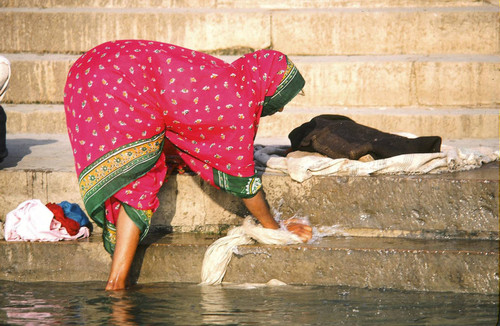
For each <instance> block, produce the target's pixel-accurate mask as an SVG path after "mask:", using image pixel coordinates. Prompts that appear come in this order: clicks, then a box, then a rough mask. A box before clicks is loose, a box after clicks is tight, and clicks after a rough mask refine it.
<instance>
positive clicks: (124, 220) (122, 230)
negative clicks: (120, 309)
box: [106, 206, 140, 290]
mask: <svg viewBox="0 0 500 326" xmlns="http://www.w3.org/2000/svg"><path fill="white" fill-rule="evenodd" d="M139 237H140V230H139V228H138V227H137V226H136V225H135V223H134V222H133V221H132V220H131V219H130V217H129V216H128V215H127V213H126V212H125V209H124V208H123V206H121V207H120V211H119V213H118V220H117V221H116V247H115V252H114V254H113V261H112V263H111V271H110V273H109V278H108V283H107V284H106V290H123V289H125V288H126V286H127V278H128V274H129V272H130V267H131V266H132V261H133V260H134V255H135V251H136V249H137V245H138V244H139Z"/></svg>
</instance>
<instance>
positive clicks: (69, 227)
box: [45, 203, 80, 236]
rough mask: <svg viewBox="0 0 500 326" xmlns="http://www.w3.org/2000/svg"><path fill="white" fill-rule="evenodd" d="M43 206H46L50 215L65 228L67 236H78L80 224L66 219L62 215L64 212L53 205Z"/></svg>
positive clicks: (59, 207)
mask: <svg viewBox="0 0 500 326" xmlns="http://www.w3.org/2000/svg"><path fill="white" fill-rule="evenodd" d="M45 206H47V208H48V209H50V211H51V212H52V214H54V218H55V219H56V220H57V221H59V222H60V223H61V225H62V226H63V227H64V228H66V231H68V234H69V235H72V236H73V235H76V234H78V232H79V231H80V224H79V223H78V222H77V221H75V220H72V219H70V218H67V217H66V215H64V210H63V209H62V207H61V206H59V205H57V204H54V203H48V204H46V205H45Z"/></svg>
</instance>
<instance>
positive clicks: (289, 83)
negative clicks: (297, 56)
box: [261, 57, 306, 117]
mask: <svg viewBox="0 0 500 326" xmlns="http://www.w3.org/2000/svg"><path fill="white" fill-rule="evenodd" d="M286 62H287V65H286V70H285V73H284V74H283V79H282V80H281V82H280V84H279V85H278V87H277V88H276V92H274V94H273V95H272V96H266V98H265V99H264V105H263V108H262V113H261V116H263V117H264V116H268V115H271V114H274V113H276V112H277V111H278V110H280V109H281V108H283V107H285V105H286V104H287V103H288V102H290V101H291V100H292V99H293V98H294V97H295V96H297V94H298V93H299V92H300V91H301V90H302V88H304V85H305V83H306V82H305V80H304V78H303V77H302V75H301V74H300V72H299V70H298V69H297V67H296V66H295V65H294V64H293V62H292V61H291V60H290V59H289V58H288V57H287V58H286Z"/></svg>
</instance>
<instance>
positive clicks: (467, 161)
mask: <svg viewBox="0 0 500 326" xmlns="http://www.w3.org/2000/svg"><path fill="white" fill-rule="evenodd" d="M287 148H288V146H261V147H256V151H255V154H254V157H255V159H256V161H257V166H258V167H265V169H266V171H280V172H283V173H286V174H289V175H290V177H291V178H292V179H293V180H295V181H298V182H303V181H305V180H307V179H309V178H311V177H312V176H314V175H320V176H328V175H338V176H367V175H377V174H425V173H442V172H454V171H466V170H471V169H474V168H478V167H480V166H481V165H482V164H486V163H490V162H494V161H497V160H498V159H499V157H500V152H499V150H498V148H491V147H486V146H479V147H475V148H457V147H453V146H449V145H442V146H441V152H440V153H429V154H405V155H399V156H394V157H390V158H387V159H381V160H375V161H370V162H361V161H355V160H349V159H331V158H329V157H327V156H324V155H321V154H318V153H310V152H301V151H296V152H291V153H289V154H288V155H286V154H285V151H286V149H287ZM285 155H286V157H285Z"/></svg>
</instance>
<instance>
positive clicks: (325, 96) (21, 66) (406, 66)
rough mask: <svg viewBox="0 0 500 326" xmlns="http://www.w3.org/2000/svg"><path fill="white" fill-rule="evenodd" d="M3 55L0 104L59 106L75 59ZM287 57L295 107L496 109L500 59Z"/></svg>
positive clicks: (499, 100) (499, 104)
mask: <svg viewBox="0 0 500 326" xmlns="http://www.w3.org/2000/svg"><path fill="white" fill-rule="evenodd" d="M285 53H286V52H285ZM3 55H4V56H5V57H7V58H8V59H9V60H10V61H11V62H12V71H13V72H14V73H13V75H12V78H11V83H10V87H9V90H8V92H7V93H6V95H5V98H4V101H5V102H10V103H62V101H63V89H64V84H65V81H66V75H67V72H68V70H69V67H70V65H71V63H72V62H73V61H74V60H76V59H77V57H78V56H69V55H55V54H51V55H34V54H30V55H27V54H3ZM220 57H221V59H223V60H225V61H227V62H232V61H233V60H235V59H236V58H237V57H235V56H220ZM291 58H292V60H293V61H294V62H295V64H296V65H297V66H298V68H299V69H300V71H301V73H302V75H303V76H304V78H305V79H306V86H305V88H304V90H305V93H306V96H298V97H296V98H295V99H294V100H293V101H292V104H293V105H295V106H302V107H308V108H314V107H335V106H337V107H338V106H345V107H361V108H363V107H377V106H382V107H416V108H419V107H420V108H427V107H444V108H449V107H467V108H500V93H499V92H498V90H497V86H498V82H499V81H500V55H449V56H442V55H434V56H419V55H395V56H392V55H391V56H326V57H324V56H312V57H307V56H292V57H291Z"/></svg>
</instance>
